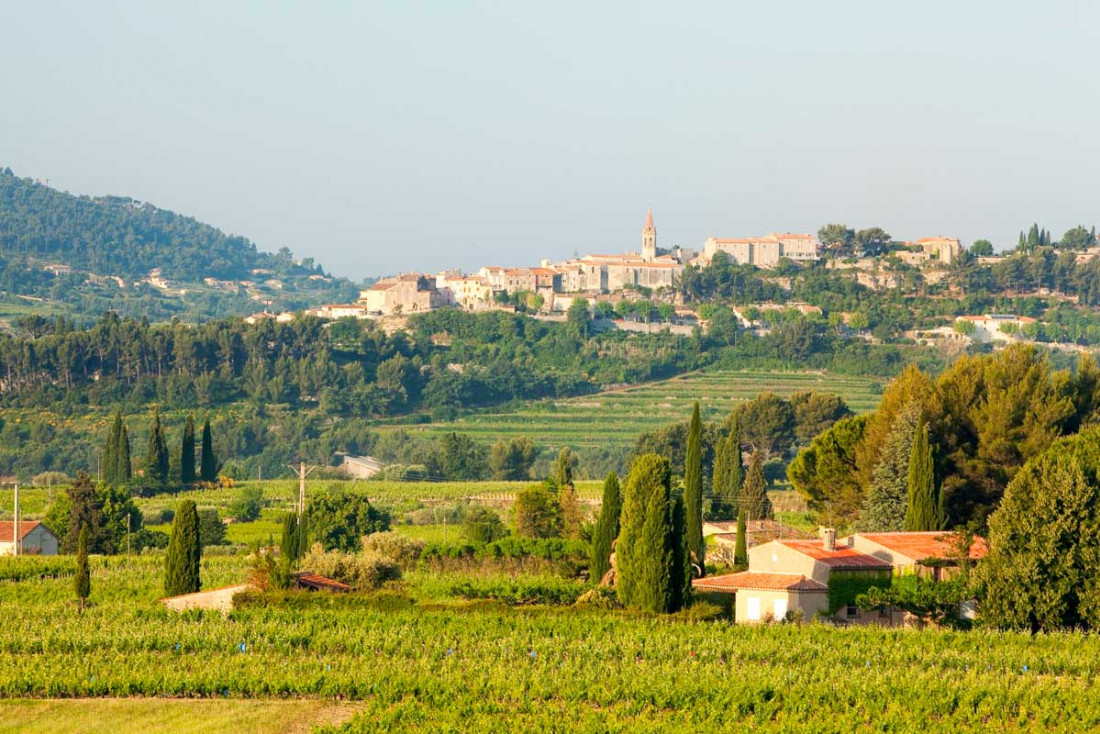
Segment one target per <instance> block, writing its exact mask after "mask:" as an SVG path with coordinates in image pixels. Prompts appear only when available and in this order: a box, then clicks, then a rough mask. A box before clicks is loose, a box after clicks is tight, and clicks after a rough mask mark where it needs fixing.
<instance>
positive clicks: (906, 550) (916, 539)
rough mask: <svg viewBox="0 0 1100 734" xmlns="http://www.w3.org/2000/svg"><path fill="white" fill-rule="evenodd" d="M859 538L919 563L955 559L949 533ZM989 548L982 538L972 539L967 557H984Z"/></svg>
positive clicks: (890, 534)
mask: <svg viewBox="0 0 1100 734" xmlns="http://www.w3.org/2000/svg"><path fill="white" fill-rule="evenodd" d="M857 535H859V537H861V538H866V539H867V540H870V541H872V542H875V543H878V544H879V545H881V546H882V547H883V548H886V549H887V550H890V551H893V552H894V553H900V554H901V555H903V556H907V557H908V558H912V559H913V560H914V561H921V560H924V559H925V558H938V559H943V560H951V559H953V558H955V557H956V555H955V547H954V545H953V541H954V538H953V537H952V535H951V533H944V532H942V531H939V530H933V531H930V532H923V533H857ZM988 551H989V546H988V545H987V544H986V542H985V539H983V538H974V541H973V542H972V543H971V544H970V553H969V556H970V558H971V559H973V560H977V559H979V558H983V557H985V554H986V553H987V552H988Z"/></svg>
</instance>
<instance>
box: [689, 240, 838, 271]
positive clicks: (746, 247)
mask: <svg viewBox="0 0 1100 734" xmlns="http://www.w3.org/2000/svg"><path fill="white" fill-rule="evenodd" d="M719 252H724V253H725V254H726V255H728V256H729V258H730V259H731V260H732V261H733V262H734V263H736V264H738V265H755V266H756V267H758V268H774V267H775V266H776V265H778V264H779V261H780V260H781V259H783V258H786V259H788V260H791V261H794V262H815V261H817V260H820V259H821V243H820V242H818V240H817V237H814V236H813V235H812V234H792V233H785V234H779V233H777V232H773V233H772V234H769V235H766V236H764V237H745V238H739V239H722V238H719V237H710V238H708V239H707V241H706V242H705V243H703V254H702V255H700V256H699V257H698V258H697V261H698V263H699V264H701V265H709V264H710V262H711V261H712V260H713V259H714V256H715V255H717V254H718V253H719Z"/></svg>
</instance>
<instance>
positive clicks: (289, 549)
mask: <svg viewBox="0 0 1100 734" xmlns="http://www.w3.org/2000/svg"><path fill="white" fill-rule="evenodd" d="M300 547H301V541H300V534H299V526H298V513H296V512H288V513H286V514H285V515H283V524H282V533H281V534H280V535H279V555H280V557H282V558H285V559H286V561H287V562H288V563H289V564H290V565H292V566H293V565H294V564H295V563H297V562H298V558H299V557H300V555H301V553H300V552H299V549H300Z"/></svg>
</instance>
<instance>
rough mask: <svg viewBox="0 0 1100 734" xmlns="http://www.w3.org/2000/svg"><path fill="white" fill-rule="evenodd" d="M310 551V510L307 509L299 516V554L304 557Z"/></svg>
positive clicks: (298, 556) (299, 556)
mask: <svg viewBox="0 0 1100 734" xmlns="http://www.w3.org/2000/svg"><path fill="white" fill-rule="evenodd" d="M308 552H309V511H308V510H306V511H305V512H303V513H302V516H301V517H299V518H298V555H297V558H302V557H304V556H305V554H306V553H308Z"/></svg>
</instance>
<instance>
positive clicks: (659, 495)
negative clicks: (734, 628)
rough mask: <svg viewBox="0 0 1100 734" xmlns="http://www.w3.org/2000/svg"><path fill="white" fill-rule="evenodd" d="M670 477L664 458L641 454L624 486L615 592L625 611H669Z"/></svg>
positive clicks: (670, 592)
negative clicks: (627, 608)
mask: <svg viewBox="0 0 1100 734" xmlns="http://www.w3.org/2000/svg"><path fill="white" fill-rule="evenodd" d="M670 477H671V470H670V467H669V463H668V459H665V458H664V457H663V456H659V455H657V454H644V455H642V456H639V457H638V458H637V459H635V460H634V465H633V466H632V467H631V468H630V474H629V476H627V478H626V483H625V484H624V485H623V511H622V518H621V523H622V528H621V529H620V531H619V542H618V545H617V546H616V549H615V557H616V559H617V560H616V562H617V567H618V577H617V583H616V591H617V592H618V595H619V600H620V601H622V603H623V604H624V605H626V606H628V607H634V608H637V609H644V610H647V611H651V612H667V611H669V610H670V609H671V607H672V601H673V596H672V589H671V581H672V573H671V571H672V568H671V566H672V560H673V558H672V551H671V548H670V540H669V535H670V533H671V531H672V528H671V523H670V518H671V515H672V513H671V511H670V509H669V503H670V502H671V496H670V489H669V480H670Z"/></svg>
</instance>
